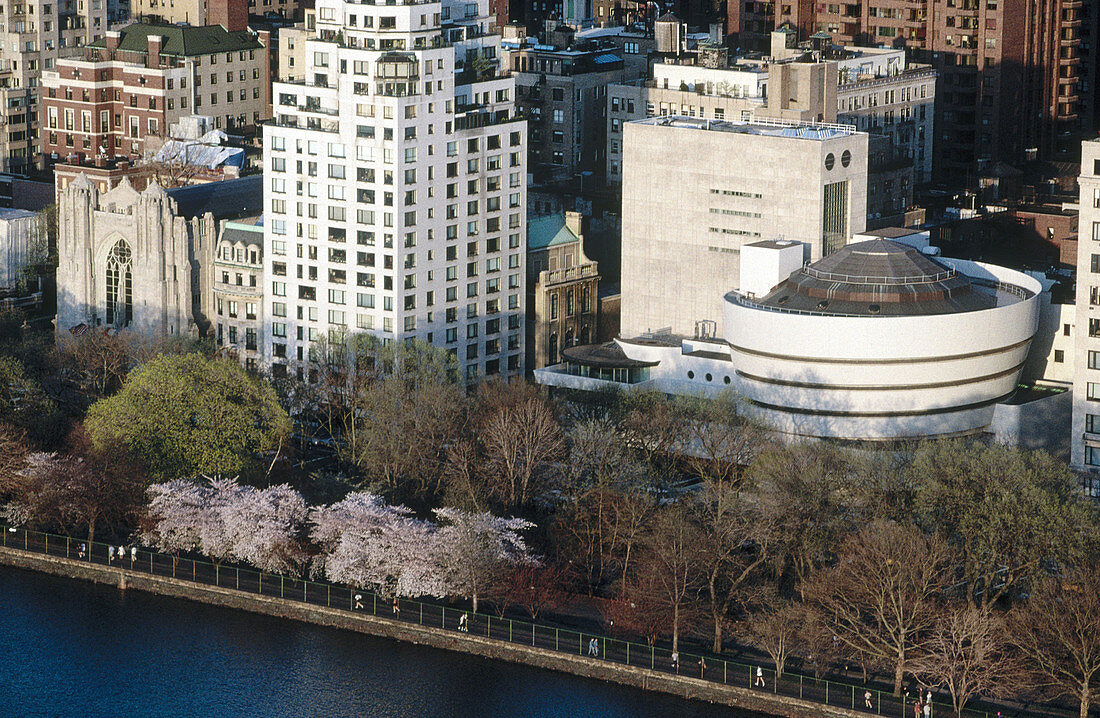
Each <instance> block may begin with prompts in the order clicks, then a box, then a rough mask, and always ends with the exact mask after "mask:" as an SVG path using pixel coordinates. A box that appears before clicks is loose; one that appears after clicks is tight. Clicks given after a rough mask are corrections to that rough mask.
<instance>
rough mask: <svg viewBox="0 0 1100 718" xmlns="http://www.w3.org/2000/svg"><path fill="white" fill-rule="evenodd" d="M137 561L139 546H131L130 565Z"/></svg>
mask: <svg viewBox="0 0 1100 718" xmlns="http://www.w3.org/2000/svg"><path fill="white" fill-rule="evenodd" d="M135 563H137V546H131V547H130V565H131V566H133V565H134V564H135Z"/></svg>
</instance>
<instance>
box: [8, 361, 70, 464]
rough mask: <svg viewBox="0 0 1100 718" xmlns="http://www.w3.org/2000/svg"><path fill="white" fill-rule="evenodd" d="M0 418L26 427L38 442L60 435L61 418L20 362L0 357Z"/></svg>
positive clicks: (55, 438)
mask: <svg viewBox="0 0 1100 718" xmlns="http://www.w3.org/2000/svg"><path fill="white" fill-rule="evenodd" d="M0 420H2V421H6V422H9V423H11V424H13V425H14V426H17V427H20V428H23V429H26V431H27V433H28V434H29V435H30V437H31V438H32V439H34V440H36V441H38V442H39V443H43V444H49V443H52V442H53V441H56V440H57V439H60V438H61V436H62V435H63V433H64V432H63V425H64V419H63V417H62V416H61V414H60V413H59V412H58V410H57V406H56V405H55V404H54V402H53V401H52V400H51V399H50V398H49V396H47V395H46V392H45V391H43V390H42V387H41V386H40V385H39V384H38V382H37V381H35V379H34V378H33V377H32V376H31V375H30V373H29V372H28V371H27V370H26V367H24V366H23V364H22V363H21V362H20V361H19V360H18V359H15V358H13V357H5V356H0Z"/></svg>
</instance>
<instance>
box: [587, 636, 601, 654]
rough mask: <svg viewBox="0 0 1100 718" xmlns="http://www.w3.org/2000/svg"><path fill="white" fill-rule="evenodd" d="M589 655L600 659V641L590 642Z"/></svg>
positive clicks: (593, 640)
mask: <svg viewBox="0 0 1100 718" xmlns="http://www.w3.org/2000/svg"><path fill="white" fill-rule="evenodd" d="M588 655H590V656H596V657H597V658H598V657H599V655H600V642H599V640H598V639H595V638H593V639H592V640H591V641H589V642H588Z"/></svg>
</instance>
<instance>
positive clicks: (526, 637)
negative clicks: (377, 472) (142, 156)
mask: <svg viewBox="0 0 1100 718" xmlns="http://www.w3.org/2000/svg"><path fill="white" fill-rule="evenodd" d="M0 536H2V538H0V545H2V546H4V547H7V548H14V549H21V550H24V551H29V552H34V553H39V554H46V555H49V556H56V557H60V558H69V559H74V560H83V561H88V562H90V563H94V564H98V565H102V566H115V567H118V568H120V569H126V570H129V571H136V572H140V573H147V574H151V575H154V576H163V577H165V578H175V579H181V580H185V581H191V582H194V583H197V584H202V585H207V586H217V587H220V588H224V589H232V590H236V591H243V592H246V593H252V594H259V595H262V596H269V597H272V598H280V599H283V600H288V601H295V602H301V603H308V604H312V605H317V606H326V607H329V608H334V609H339V610H343V611H348V612H349V613H367V614H370V615H372V616H379V617H383V618H387V619H392V620H395V621H401V622H405V623H410V624H415V625H419V626H426V627H430V628H437V629H444V630H449V631H455V632H459V633H468V634H472V635H477V636H481V637H485V638H489V639H493V640H498V641H506V642H508V643H513V644H519V645H523V646H534V647H536V648H541V649H545V650H552V651H557V652H561V653H569V654H572V655H579V656H586V657H591V658H593V659H598V660H603V661H611V662H613V663H617V664H621V665H626V666H633V667H637V668H643V669H647V670H652V671H659V672H661V673H666V674H670V675H680V676H686V677H690V678H697V679H702V680H706V681H712V682H714V683H717V684H722V685H729V686H738V687H741V688H748V689H751V690H756V691H760V692H767V693H773V694H778V695H782V696H787V697H791V698H800V699H802V700H806V701H812V702H815V703H820V704H826V705H829V706H835V707H838V708H847V709H850V710H856V711H862V712H866V713H867V714H869V715H881V716H897V717H899V718H910V717H911V716H913V715H914V712H913V707H914V703H915V702H916V700H917V697H916V696H912V697H910V698H909V699H908V700H907V701H906V700H904V699H902V698H899V697H895V696H893V695H892V694H891V693H889V692H887V691H882V690H879V689H877V688H875V687H872V686H863V685H856V684H853V683H850V682H845V681H837V680H828V679H817V678H814V677H812V676H807V675H802V674H799V673H795V672H791V671H787V672H785V673H784V674H783V675H782V676H778V677H777V676H776V673H775V670H774V669H772V668H768V667H767V666H766V665H764V664H763V663H750V662H747V661H744V660H731V659H728V658H722V657H720V656H715V655H701V654H697V653H689V652H686V651H680V652H679V654H678V655H676V656H675V659H674V654H673V653H672V651H671V649H670V648H668V647H666V646H654V645H650V644H647V643H636V642H632V641H628V640H622V639H618V638H613V637H610V636H607V635H604V634H600V633H590V632H584V631H575V630H572V629H568V628H562V627H559V626H552V625H547V624H541V623H534V622H531V621H524V620H517V619H513V618H501V617H498V616H495V615H492V614H488V613H473V612H471V611H468V610H465V609H461V608H454V607H447V606H445V605H442V604H439V603H431V602H425V601H415V600H410V599H404V598H402V599H393V598H387V597H384V596H381V595H379V594H376V593H372V592H370V591H366V590H363V589H358V588H352V587H348V586H343V585H337V584H331V583H327V582H320V581H310V580H307V579H302V578H298V577H294V576H286V575H282V574H271V573H264V572H262V571H256V570H253V569H249V568H242V567H240V566H236V565H231V564H224V563H223V564H218V563H215V562H211V561H204V560H199V559H194V558H189V557H180V556H172V555H168V554H162V553H157V552H153V551H148V550H146V549H144V548H137V549H136V550H134V547H131V546H127V547H126V550H125V551H124V552H119V551H118V550H117V548H115V547H112V546H109V545H108V544H105V543H100V542H95V543H92V544H88V542H86V541H83V540H81V539H76V538H71V537H67V536H58V535H55V534H47V533H42V532H39V531H28V530H25V529H21V528H15V527H3V526H0ZM1002 711H1003V712H1004V715H1005V716H1006V717H1007V716H1019V715H1028V714H1029V713H1027V712H1025V711H1012V710H1004V709H1002ZM1030 714H1031V715H1033V713H1030ZM920 715H921V716H923V715H924V714H923V712H922V713H921V714H920ZM953 715H954V711H953V710H952V709H951V707H950V705H949V704H947V703H945V702H943V700H942V697H938V698H937V699H936V700H935V701H934V705H933V709H932V716H940V717H944V716H953ZM996 715H997V710H996V709H994V710H992V711H989V710H971V709H967V710H964V711H963V716H962V717H961V718H993V717H994V716H996ZM1049 715H1066V716H1068V715H1071V714H1070V713H1068V712H1059V713H1054V712H1051V713H1049Z"/></svg>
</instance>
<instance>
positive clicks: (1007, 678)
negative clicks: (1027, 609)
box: [911, 605, 1022, 716]
mask: <svg viewBox="0 0 1100 718" xmlns="http://www.w3.org/2000/svg"><path fill="white" fill-rule="evenodd" d="M924 650H925V652H924V653H923V654H922V655H921V656H919V657H918V658H917V659H916V660H915V661H913V663H912V666H911V670H912V672H913V673H915V674H916V675H918V676H920V677H921V678H922V680H923V681H924V682H925V683H927V684H929V685H939V686H943V687H944V688H946V689H947V691H948V693H950V695H951V703H952V706H953V707H954V709H955V714H956V715H960V716H961V715H962V711H963V708H965V707H966V704H967V703H969V702H970V700H971V699H972V698H974V697H975V696H979V695H982V696H986V697H989V698H1000V697H1003V696H1005V695H1008V694H1009V693H1010V692H1011V691H1012V690H1013V689H1018V688H1019V687H1020V685H1021V677H1022V676H1021V672H1020V670H1019V664H1018V663H1017V661H1016V660H1015V657H1014V656H1012V654H1011V653H1010V652H1009V650H1008V644H1007V642H1006V641H1005V625H1004V622H1003V621H1002V620H1001V618H1000V616H998V615H997V614H995V613H993V612H992V611H991V610H989V609H980V608H974V607H973V606H966V605H964V606H962V607H953V608H950V609H948V610H947V611H945V612H944V613H943V614H942V616H941V618H940V620H939V621H938V623H937V625H936V627H935V628H934V629H933V631H932V633H931V636H930V637H929V639H928V642H927V643H926V644H925V649H924Z"/></svg>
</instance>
